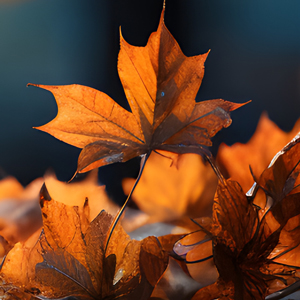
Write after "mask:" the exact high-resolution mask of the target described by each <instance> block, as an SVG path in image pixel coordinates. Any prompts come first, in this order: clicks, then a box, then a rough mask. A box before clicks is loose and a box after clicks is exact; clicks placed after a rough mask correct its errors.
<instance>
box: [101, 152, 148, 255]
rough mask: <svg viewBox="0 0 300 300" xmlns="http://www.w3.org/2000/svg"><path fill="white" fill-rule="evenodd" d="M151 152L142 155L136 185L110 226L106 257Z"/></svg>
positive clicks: (106, 242) (106, 243)
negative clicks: (116, 228) (115, 230)
mask: <svg viewBox="0 0 300 300" xmlns="http://www.w3.org/2000/svg"><path fill="white" fill-rule="evenodd" d="M150 153H151V150H150V151H149V152H148V153H147V154H144V155H143V156H142V159H141V166H140V171H139V174H138V177H137V178H136V180H135V182H134V185H133V187H132V189H131V191H130V193H129V194H128V196H127V198H126V200H125V202H124V204H123V206H122V207H121V209H120V210H119V211H118V213H117V215H116V216H115V218H114V220H113V222H112V224H111V225H110V228H109V230H108V232H109V234H108V235H107V236H106V241H105V248H104V257H105V253H106V250H107V248H108V244H109V241H110V239H111V236H112V234H113V231H114V229H115V227H116V226H117V223H118V222H119V220H120V218H121V216H122V214H123V212H124V210H125V208H126V206H127V204H128V202H129V200H130V198H131V195H132V194H133V192H134V190H135V188H136V186H137V184H138V182H139V180H140V178H141V176H142V173H143V170H144V167H145V164H146V161H147V159H148V158H149V156H150Z"/></svg>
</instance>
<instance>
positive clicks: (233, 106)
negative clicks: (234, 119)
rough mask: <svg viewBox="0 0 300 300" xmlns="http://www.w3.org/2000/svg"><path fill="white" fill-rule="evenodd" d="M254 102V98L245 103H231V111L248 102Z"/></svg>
mask: <svg viewBox="0 0 300 300" xmlns="http://www.w3.org/2000/svg"><path fill="white" fill-rule="evenodd" d="M250 102H252V100H249V101H247V102H244V103H231V107H230V111H233V110H236V109H238V108H240V107H242V106H244V105H246V104H248V103H250Z"/></svg>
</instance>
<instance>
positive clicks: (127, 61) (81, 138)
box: [29, 9, 244, 172]
mask: <svg viewBox="0 0 300 300" xmlns="http://www.w3.org/2000/svg"><path fill="white" fill-rule="evenodd" d="M163 17H164V9H163V11H162V14H161V18H160V23H159V26H158V29H157V31H156V32H154V33H152V34H151V36H150V38H149V40H148V43H147V45H146V46H145V47H135V46H132V45H130V44H128V43H127V42H126V41H125V40H124V38H123V37H122V35H121V38H120V44H121V50H120V53H119V59H118V72H119V76H120V79H121V82H122V84H123V88H124V91H125V94H126V97H127V99H128V101H129V104H130V108H131V112H129V111H127V110H125V109H124V108H122V107H121V106H119V105H118V104H117V103H116V102H115V101H114V100H113V99H111V98H110V97H109V96H108V95H106V94H104V93H102V92H100V91H97V90H95V89H92V88H90V87H86V86H81V85H66V86H45V85H35V84H29V85H35V86H38V87H41V88H44V89H46V90H49V91H51V92H52V93H53V95H54V96H55V98H56V101H57V105H58V114H57V116H56V118H55V119H54V120H52V121H51V122H49V123H47V124H45V125H43V126H40V127H37V129H39V130H42V131H45V132H48V133H50V134H51V135H53V136H54V137H56V138H58V139H60V140H62V141H64V142H66V143H69V144H71V145H73V146H76V147H79V148H83V150H82V151H81V153H80V156H79V159H78V167H77V171H78V172H86V171H88V170H91V169H93V168H97V167H100V166H103V165H107V164H110V163H114V162H120V161H127V160H129V159H131V158H133V157H135V156H138V155H142V154H145V153H149V152H150V151H151V150H154V149H161V150H167V151H172V152H176V153H190V152H193V153H200V154H203V149H202V146H210V145H211V141H210V138H211V137H212V136H214V135H215V134H216V133H217V132H218V131H219V130H220V129H222V128H223V127H228V126H229V125H230V124H231V119H230V116H229V112H230V111H232V110H235V109H237V108H239V107H240V106H242V105H244V104H236V103H231V102H228V101H224V100H222V99H215V100H209V101H203V102H200V103H196V102H195V97H196V94H197V92H198V89H199V87H200V84H201V81H202V78H203V75H204V62H205V59H206V57H207V53H206V54H203V55H197V56H192V57H186V56H185V55H184V54H183V53H182V51H181V49H180V47H179V45H178V44H177V42H176V40H175V39H174V38H173V36H172V35H171V34H170V32H169V31H168V29H167V28H166V26H165V24H164V20H163Z"/></svg>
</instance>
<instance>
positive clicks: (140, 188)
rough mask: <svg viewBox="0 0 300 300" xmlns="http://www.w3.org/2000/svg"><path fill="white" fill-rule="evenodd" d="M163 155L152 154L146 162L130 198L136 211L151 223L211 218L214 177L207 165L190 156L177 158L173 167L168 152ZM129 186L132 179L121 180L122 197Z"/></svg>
mask: <svg viewBox="0 0 300 300" xmlns="http://www.w3.org/2000/svg"><path fill="white" fill-rule="evenodd" d="M161 153H162V152H161ZM163 154H164V156H162V155H161V154H157V153H155V152H152V153H151V155H150V157H149V159H148V160H147V163H146V165H145V169H144V171H143V174H142V176H141V179H140V181H139V184H138V185H137V187H136V189H135V190H134V193H133V195H132V199H133V200H134V202H135V203H136V204H137V206H138V207H139V209H141V210H142V211H143V212H145V213H147V214H148V215H149V216H150V218H151V222H162V221H173V220H178V219H180V218H182V217H183V216H189V217H192V218H195V217H199V216H211V213H212V203H213V198H214V194H215V190H216V187H217V176H216V175H215V173H214V171H213V169H212V168H211V166H210V164H208V163H205V162H203V159H202V157H201V156H200V155H197V154H192V153H188V154H182V155H179V157H178V159H177V161H176V164H175V163H172V158H171V159H170V158H168V154H169V153H168V152H163ZM133 184H134V179H125V180H124V181H123V189H124V192H125V194H128V193H129V192H130V190H131V188H132V185H133ZM149 191H151V193H149ZM174 203H176V205H174Z"/></svg>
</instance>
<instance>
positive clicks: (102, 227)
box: [0, 186, 168, 299]
mask: <svg viewBox="0 0 300 300" xmlns="http://www.w3.org/2000/svg"><path fill="white" fill-rule="evenodd" d="M41 207H42V215H43V224H44V229H43V231H42V233H41V235H40V237H39V239H38V241H36V239H35V240H34V239H32V240H31V241H27V242H26V243H25V244H21V243H18V244H17V245H16V246H15V247H14V248H13V249H12V250H11V251H10V252H9V254H8V256H7V259H6V261H5V263H4V265H3V268H2V270H1V273H0V276H1V277H2V278H4V279H5V280H6V282H9V283H11V284H12V285H14V286H16V287H19V288H23V287H25V288H26V289H27V290H28V291H32V292H33V291H38V294H39V295H43V296H44V297H48V298H61V297H67V296H74V297H78V299H104V298H105V299H106V298H109V299H115V298H118V299H119V298H120V299H132V298H135V299H148V298H149V296H150V295H151V293H152V290H153V288H154V286H155V285H156V283H157V281H158V280H159V278H160V277H161V276H162V274H163V272H164V271H165V269H166V267H167V263H168V255H167V253H166V252H165V251H164V250H163V249H162V247H161V245H160V243H159V241H158V240H157V239H156V238H154V237H148V238H146V239H144V240H142V241H140V242H139V241H135V240H130V238H129V236H128V235H127V234H126V233H125V232H124V230H123V229H122V227H121V226H120V225H117V226H116V228H115V230H114V233H113V235H112V237H111V240H110V243H109V245H108V248H107V251H106V253H105V242H106V237H107V234H108V230H109V229H110V226H111V223H112V221H113V217H112V216H111V215H109V214H107V213H106V212H105V211H102V212H101V213H100V214H98V216H97V217H96V218H94V219H93V221H92V222H90V221H89V215H90V212H89V205H88V201H86V202H85V204H84V206H83V207H82V206H81V207H77V206H73V207H72V206H67V205H65V204H63V203H60V202H57V201H55V200H53V199H52V198H51V196H50V195H49V193H48V191H47V190H46V188H45V186H44V187H43V189H42V192H41ZM20 271H21V272H22V274H21V275H20V274H19V272H20Z"/></svg>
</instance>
